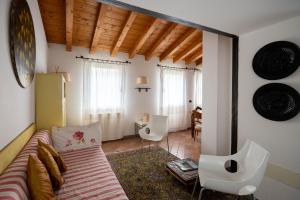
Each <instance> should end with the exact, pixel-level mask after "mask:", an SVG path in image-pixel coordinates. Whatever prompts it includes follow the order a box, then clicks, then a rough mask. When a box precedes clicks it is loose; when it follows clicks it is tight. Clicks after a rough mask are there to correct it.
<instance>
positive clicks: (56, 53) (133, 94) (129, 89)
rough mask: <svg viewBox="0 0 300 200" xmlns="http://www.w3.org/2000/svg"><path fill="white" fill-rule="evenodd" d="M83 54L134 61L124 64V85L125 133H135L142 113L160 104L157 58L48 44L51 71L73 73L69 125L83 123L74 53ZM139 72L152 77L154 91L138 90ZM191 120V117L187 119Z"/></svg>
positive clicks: (155, 110) (79, 76)
mask: <svg viewBox="0 0 300 200" xmlns="http://www.w3.org/2000/svg"><path fill="white" fill-rule="evenodd" d="M80 55H83V56H85V57H93V58H102V59H113V60H123V61H124V60H129V61H131V63H132V64H130V65H125V69H126V84H125V102H124V108H125V119H126V123H125V130H124V133H123V134H125V135H132V134H134V121H135V120H137V119H140V118H141V117H142V116H143V113H145V112H147V113H150V114H158V104H159V79H160V73H159V68H158V67H157V66H156V65H157V64H158V63H159V60H158V58H152V59H151V60H150V61H145V59H144V56H140V55H137V56H135V57H134V59H128V55H127V54H124V53H119V54H118V55H117V57H110V56H109V53H108V52H100V51H99V52H98V53H96V54H89V49H87V48H79V47H73V48H72V52H67V51H66V50H65V46H64V45H59V44H49V53H48V58H49V59H48V71H49V72H53V71H55V67H56V66H60V70H61V71H67V72H70V73H71V79H72V82H71V83H67V90H66V92H67V124H68V125H78V124H80V116H81V110H80V107H81V96H82V66H81V64H82V60H81V59H75V56H80ZM162 64H164V65H172V66H176V67H185V66H184V65H183V62H180V63H178V64H173V63H172V62H171V61H166V62H164V63H162ZM140 75H144V76H147V77H148V78H149V81H150V83H149V86H150V87H151V90H149V91H148V92H147V93H146V92H144V91H142V92H138V91H137V90H136V89H134V88H136V87H137V85H136V83H135V81H136V78H137V77H138V76H140ZM188 76H189V77H190V78H188V80H189V81H190V83H188V88H190V89H191V88H192V87H191V84H192V77H193V73H192V72H191V71H190V72H188ZM192 95H193V94H192V92H188V99H192ZM188 119H189V118H188Z"/></svg>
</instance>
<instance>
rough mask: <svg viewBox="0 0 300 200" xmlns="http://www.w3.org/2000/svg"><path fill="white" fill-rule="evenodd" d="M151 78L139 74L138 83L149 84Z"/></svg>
mask: <svg viewBox="0 0 300 200" xmlns="http://www.w3.org/2000/svg"><path fill="white" fill-rule="evenodd" d="M148 83H149V80H148V78H147V77H146V76H138V77H137V78H136V84H138V85H144V84H148Z"/></svg>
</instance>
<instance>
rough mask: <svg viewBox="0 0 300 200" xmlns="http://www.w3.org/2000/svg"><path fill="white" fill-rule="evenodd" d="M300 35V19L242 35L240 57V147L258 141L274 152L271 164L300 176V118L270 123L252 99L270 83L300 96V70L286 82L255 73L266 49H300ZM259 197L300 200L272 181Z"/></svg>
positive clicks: (294, 192)
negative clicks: (287, 44)
mask: <svg viewBox="0 0 300 200" xmlns="http://www.w3.org/2000/svg"><path fill="white" fill-rule="evenodd" d="M299 33H300V17H297V18H293V19H290V20H287V21H283V22H280V23H277V24H274V25H272V26H268V27H265V28H263V29H259V30H256V31H253V32H250V33H247V34H244V35H241V36H240V54H239V56H240V57H239V59H240V61H239V105H238V109H239V113H238V117H239V118H238V133H239V141H238V143H239V146H241V145H242V144H243V143H244V142H245V140H246V139H251V140H254V141H255V142H257V143H258V144H260V145H262V146H263V147H265V148H266V149H267V150H269V151H270V153H271V157H270V162H272V163H274V164H276V165H280V166H282V167H284V168H287V169H289V170H292V171H294V172H295V173H300V154H299V152H300V142H299V141H300V132H299V130H300V114H298V115H297V116H296V117H294V118H293V119H291V120H288V121H284V122H276V121H271V120H267V119H265V118H263V117H262V116H260V115H259V114H258V113H257V112H256V111H255V110H254V108H253V105H252V97H253V94H254V92H255V91H256V90H257V89H258V88H259V87H260V86H262V85H264V84H267V83H270V82H282V83H285V84H288V85H290V86H292V87H293V88H295V89H296V90H297V91H298V92H300V69H298V70H297V71H296V72H295V73H293V74H292V75H290V76H289V77H287V78H284V79H282V80H277V81H267V80H264V79H262V78H260V77H259V76H257V75H256V74H255V73H254V71H253V69H252V59H253V57H254V55H255V53H256V52H257V51H258V50H259V49H260V48H261V47H262V46H264V45H266V44H268V43H270V42H273V41H278V40H287V41H291V42H294V43H296V44H297V45H298V46H300V34H299ZM298 176H299V175H298ZM275 188H276V189H275ZM270 191H272V192H270ZM257 196H258V198H260V199H272V200H276V199H278V200H279V199H295V200H296V199H300V191H299V190H295V189H292V188H291V187H288V186H282V184H281V183H279V182H277V181H275V180H273V179H270V178H268V179H267V180H264V182H263V185H262V187H261V188H260V189H259V191H258V192H257ZM283 197H284V198H283Z"/></svg>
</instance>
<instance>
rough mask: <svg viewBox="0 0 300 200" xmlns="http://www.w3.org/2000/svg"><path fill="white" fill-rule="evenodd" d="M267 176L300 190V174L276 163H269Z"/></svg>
mask: <svg viewBox="0 0 300 200" xmlns="http://www.w3.org/2000/svg"><path fill="white" fill-rule="evenodd" d="M266 176H268V177H270V178H272V179H274V180H277V181H279V182H282V183H284V184H286V185H288V186H290V187H293V188H296V189H298V190H299V189H300V173H298V172H295V171H292V170H290V169H287V168H285V167H282V166H280V165H277V164H275V163H271V162H269V163H268V167H267V171H266Z"/></svg>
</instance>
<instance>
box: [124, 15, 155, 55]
mask: <svg viewBox="0 0 300 200" xmlns="http://www.w3.org/2000/svg"><path fill="white" fill-rule="evenodd" d="M159 22H160V20H159V19H158V18H156V19H154V20H153V21H152V23H151V24H150V25H149V27H148V28H147V29H146V30H145V32H144V33H142V35H141V37H140V38H139V40H138V41H137V43H136V44H135V46H134V47H133V49H132V50H131V52H130V54H129V58H133V57H134V56H135V55H136V54H137V52H138V51H139V50H140V49H141V47H142V45H143V44H144V43H145V41H146V40H147V38H148V37H149V36H150V35H151V33H152V32H153V31H154V30H155V28H156V26H157V25H158V24H159Z"/></svg>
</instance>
